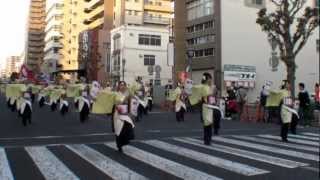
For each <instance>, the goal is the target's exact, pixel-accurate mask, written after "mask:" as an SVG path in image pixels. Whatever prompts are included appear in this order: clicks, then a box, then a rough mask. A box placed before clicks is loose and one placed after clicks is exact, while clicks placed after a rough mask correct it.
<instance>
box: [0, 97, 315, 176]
mask: <svg viewBox="0 0 320 180" xmlns="http://www.w3.org/2000/svg"><path fill="white" fill-rule="evenodd" d="M0 122H1V125H0V180H2V179H17V180H19V179H22V180H25V179H33V180H37V179H63V180H64V179H192V180H195V179H237V180H238V179H248V180H251V179H259V180H260V179H261V180H270V179H272V180H277V179H279V180H280V179H281V180H283V179H288V180H301V179H303V180H313V179H319V138H320V137H319V130H318V129H317V128H299V130H298V132H299V136H291V137H290V139H289V140H290V143H282V142H280V141H279V137H278V134H279V126H278V125H274V124H261V123H248V122H247V123H244V122H237V121H227V120H224V121H223V122H222V129H221V132H220V136H218V137H214V138H213V140H214V141H213V144H212V146H210V147H207V146H203V145H202V141H201V136H202V127H201V123H200V120H199V113H197V112H194V113H188V114H187V115H186V121H185V122H183V123H178V122H176V121H175V115H174V113H171V112H161V111H159V110H157V109H155V110H154V112H152V113H150V114H149V115H148V116H146V117H144V118H143V120H142V121H141V122H139V123H136V128H135V134H136V140H134V141H133V142H132V144H131V146H128V147H125V148H124V154H120V153H118V152H116V151H115V150H114V149H113V147H114V135H113V134H112V133H111V123H110V120H109V119H108V117H107V116H97V115H91V116H90V120H89V121H88V122H86V123H84V124H82V123H80V121H79V120H78V113H76V112H74V111H71V112H70V113H69V114H68V115H67V116H66V117H64V118H63V117H61V115H60V114H59V113H58V112H50V110H49V107H45V108H43V109H38V108H37V105H36V104H35V106H34V114H33V123H32V125H30V126H28V127H23V126H22V122H21V120H20V119H19V118H18V117H17V114H16V113H12V112H11V111H9V110H8V109H7V108H6V105H5V101H4V98H3V97H1V98H0Z"/></svg>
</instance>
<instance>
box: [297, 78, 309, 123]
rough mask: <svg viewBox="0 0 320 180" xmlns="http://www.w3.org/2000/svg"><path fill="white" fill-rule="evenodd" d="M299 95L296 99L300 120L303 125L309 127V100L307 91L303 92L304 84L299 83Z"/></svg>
mask: <svg viewBox="0 0 320 180" xmlns="http://www.w3.org/2000/svg"><path fill="white" fill-rule="evenodd" d="M299 91H300V92H299V94H298V99H299V102H300V109H299V113H300V116H301V120H302V122H303V125H305V126H306V125H310V112H309V110H310V98H309V93H308V91H306V90H305V85H304V83H299Z"/></svg>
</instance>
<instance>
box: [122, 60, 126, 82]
mask: <svg viewBox="0 0 320 180" xmlns="http://www.w3.org/2000/svg"><path fill="white" fill-rule="evenodd" d="M125 65H126V59H122V81H124V68H125Z"/></svg>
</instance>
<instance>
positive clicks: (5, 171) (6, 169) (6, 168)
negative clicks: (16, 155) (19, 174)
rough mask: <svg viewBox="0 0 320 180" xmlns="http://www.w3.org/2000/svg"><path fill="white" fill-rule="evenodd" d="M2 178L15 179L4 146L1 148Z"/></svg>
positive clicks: (0, 173) (4, 179)
mask: <svg viewBox="0 0 320 180" xmlns="http://www.w3.org/2000/svg"><path fill="white" fill-rule="evenodd" d="M0 179H1V180H2V179H3V180H14V177H13V175H12V172H11V169H10V165H9V162H8V158H7V155H6V152H5V150H4V149H3V148H0Z"/></svg>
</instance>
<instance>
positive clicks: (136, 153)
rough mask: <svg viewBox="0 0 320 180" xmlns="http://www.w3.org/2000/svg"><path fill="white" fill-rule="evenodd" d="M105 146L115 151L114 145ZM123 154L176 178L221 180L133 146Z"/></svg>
mask: <svg viewBox="0 0 320 180" xmlns="http://www.w3.org/2000/svg"><path fill="white" fill-rule="evenodd" d="M105 145H106V146H108V147H110V148H113V149H116V146H115V144H114V143H107V144H105ZM124 153H125V154H126V155H127V156H130V157H132V158H134V159H137V160H139V161H142V162H144V163H146V164H148V165H151V166H152V167H155V168H157V169H160V170H161V171H164V172H166V173H169V174H172V175H174V176H176V177H179V178H182V179H185V180H221V179H220V178H218V177H215V176H212V175H209V174H207V173H204V172H201V171H198V170H196V169H193V168H190V167H188V166H185V165H182V164H179V163H176V162H173V161H171V160H168V159H165V158H163V157H160V156H157V155H155V154H151V153H149V152H146V151H143V150H141V149H138V148H135V147H133V146H126V147H125V148H124Z"/></svg>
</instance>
